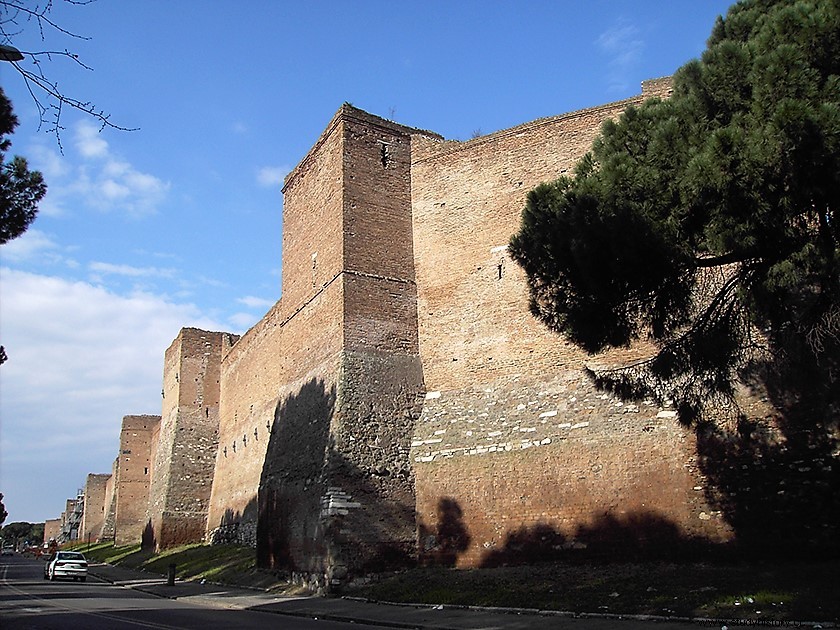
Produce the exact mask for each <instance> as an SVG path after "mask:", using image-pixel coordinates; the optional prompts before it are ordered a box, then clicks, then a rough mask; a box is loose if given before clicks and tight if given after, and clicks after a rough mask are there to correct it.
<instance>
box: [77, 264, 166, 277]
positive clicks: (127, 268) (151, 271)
mask: <svg viewBox="0 0 840 630" xmlns="http://www.w3.org/2000/svg"><path fill="white" fill-rule="evenodd" d="M88 267H89V268H90V270H91V271H94V272H96V273H102V274H112V275H117V276H129V277H133V278H139V277H157V278H172V277H174V276H175V270H174V269H162V268H160V267H132V266H131V265H115V264H112V263H106V262H92V263H90V265H88Z"/></svg>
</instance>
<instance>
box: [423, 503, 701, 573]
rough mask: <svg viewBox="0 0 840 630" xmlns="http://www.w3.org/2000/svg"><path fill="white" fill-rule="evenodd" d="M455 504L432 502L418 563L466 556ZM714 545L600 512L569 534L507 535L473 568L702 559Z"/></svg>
mask: <svg viewBox="0 0 840 630" xmlns="http://www.w3.org/2000/svg"><path fill="white" fill-rule="evenodd" d="M463 517H464V514H463V511H462V509H461V507H460V505H459V504H458V502H457V501H455V500H454V499H452V498H450V497H443V498H441V499H440V500H439V502H438V509H437V519H438V520H437V525H436V527H435V528H434V529H432V528H429V527H427V526H425V525H423V524H421V525H420V542H421V558H420V559H421V563H422V564H424V565H427V566H429V565H431V566H445V567H454V566H456V564H457V561H458V558H459V557H460V556H461V555H462V554H464V553H465V552H467V550H468V549H469V546H470V542H471V536H470V534H469V531H468V530H467V527H466V525H465V524H464V518H463ZM715 548H716V546H715V545H713V544H712V543H710V542H709V541H707V540H705V539H701V538H692V537H687V536H684V535H683V534H682V533H681V530H680V528H679V527H678V526H677V525H676V524H675V523H674V522H672V521H670V520H669V519H667V518H664V517H663V516H661V515H659V514H656V513H655V512H650V511H644V512H635V513H631V514H627V515H625V516H622V517H617V516H615V515H612V514H605V515H602V516H600V517H598V518H596V519H595V520H594V521H593V522H592V523H591V524H588V525H579V526H578V527H577V528H576V529H575V531H574V532H573V533H572V534H571V535H566V534H563V533H562V532H560V531H558V530H557V529H555V528H554V527H552V526H551V525H549V524H547V523H537V524H536V525H533V526H531V527H520V528H519V529H517V530H515V531H512V532H509V533H508V534H507V536H506V538H505V542H504V544H503V545H502V546H501V547H499V548H495V549H490V550H488V551H486V552H484V554H483V555H482V556H481V559H480V561H479V563H478V564H479V566H481V567H497V566H504V565H517V564H535V563H539V562H555V561H561V560H562V561H575V560H580V561H592V560H596V561H599V560H600V561H602V560H609V561H613V560H623V561H634V560H657V559H666V558H667V559H669V560H677V559H697V558H704V559H705V558H708V557H709V553H710V552H713V551H714V550H715Z"/></svg>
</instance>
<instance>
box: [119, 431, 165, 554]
mask: <svg viewBox="0 0 840 630" xmlns="http://www.w3.org/2000/svg"><path fill="white" fill-rule="evenodd" d="M159 428H160V416H152V415H141V416H125V417H124V418H123V420H122V429H121V431H120V454H119V456H118V458H117V466H118V468H119V474H118V476H117V480H116V485H115V488H114V495H115V497H116V509H115V515H114V542H115V544H117V545H130V544H135V543H137V542H139V541H140V540H141V538H142V536H143V531H144V529H145V528H146V525H147V524H148V508H149V479H150V471H151V466H152V448H153V440H154V438H153V434H154V433H155V432H157V431H158V430H159Z"/></svg>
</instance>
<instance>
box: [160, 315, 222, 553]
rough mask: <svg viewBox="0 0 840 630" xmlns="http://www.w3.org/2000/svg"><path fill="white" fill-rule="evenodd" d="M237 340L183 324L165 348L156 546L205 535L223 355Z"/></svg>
mask: <svg viewBox="0 0 840 630" xmlns="http://www.w3.org/2000/svg"><path fill="white" fill-rule="evenodd" d="M237 339H238V337H237V336H235V335H230V334H228V333H220V332H207V331H203V330H198V329H195V328H184V329H182V330H181V332H180V333H179V335H178V337H177V338H176V339H175V341H173V342H172V345H171V346H170V347H169V348H168V350H167V351H166V355H165V359H164V377H163V409H162V414H161V418H162V420H161V423H160V429H159V432H158V435H157V437H156V439H155V440H154V449H153V450H154V463H153V466H152V473H153V474H152V477H151V486H150V491H149V494H150V496H149V521H150V525H151V530H150V531H148V532H147V533H146V536H147V541H146V542H147V544H150V545H154V547H155V548H156V549H162V548H166V547H171V546H175V545H180V544H184V543H190V542H200V541H202V540H204V535H205V531H206V528H207V512H208V507H209V503H210V490H211V488H212V485H213V476H214V472H215V465H216V451H217V447H218V440H219V381H220V365H221V357H222V353H223V352H225V351H227V350H228V349H229V348H230V347H231V346H232V345H233V343H235V342H236V340H237Z"/></svg>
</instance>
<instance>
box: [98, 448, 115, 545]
mask: <svg viewBox="0 0 840 630" xmlns="http://www.w3.org/2000/svg"><path fill="white" fill-rule="evenodd" d="M119 463H120V457H119V455H117V457H116V459H114V463H113V464H112V465H111V476H110V477H109V478H108V481H107V482H106V483H105V499H104V503H105V518H104V519H103V521H102V531H101V533H100V534H99V539H100V540H113V539H114V531H115V530H114V525H115V523H116V519H117V492H116V490H117V485H118V483H117V480H118V479H119V474H120V466H119Z"/></svg>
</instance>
